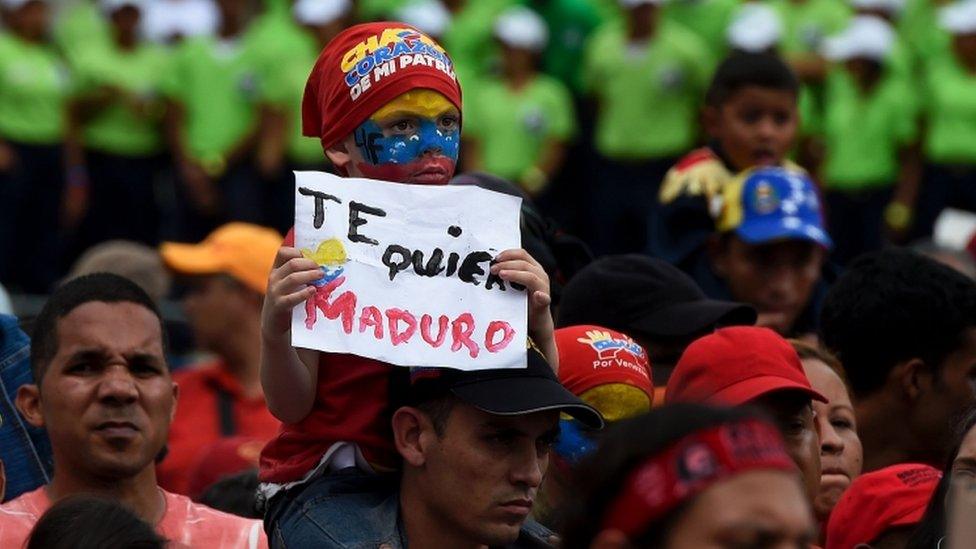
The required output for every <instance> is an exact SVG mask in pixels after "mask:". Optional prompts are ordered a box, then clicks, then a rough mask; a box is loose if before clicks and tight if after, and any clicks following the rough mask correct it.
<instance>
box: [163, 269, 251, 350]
mask: <svg viewBox="0 0 976 549" xmlns="http://www.w3.org/2000/svg"><path fill="white" fill-rule="evenodd" d="M186 284H187V291H186V294H185V295H184V297H183V302H182V304H183V310H184V311H185V312H186V316H187V319H188V320H189V321H190V326H191V327H192V328H193V337H194V338H195V340H196V342H197V344H198V345H200V346H201V347H203V348H205V349H208V350H212V351H216V350H219V349H220V346H221V343H222V342H223V341H225V340H226V339H227V336H228V335H229V333H228V327H229V326H233V325H236V324H238V322H239V320H240V319H241V318H242V317H243V316H246V315H252V316H255V317H256V316H257V315H259V314H260V312H259V309H258V308H257V303H258V301H257V300H256V298H254V297H253V295H252V294H251V292H249V291H247V290H246V289H245V288H243V287H242V286H241V285H239V284H238V283H236V282H235V281H233V280H232V279H230V278H228V277H225V276H221V275H214V276H196V277H189V278H187V280H186Z"/></svg>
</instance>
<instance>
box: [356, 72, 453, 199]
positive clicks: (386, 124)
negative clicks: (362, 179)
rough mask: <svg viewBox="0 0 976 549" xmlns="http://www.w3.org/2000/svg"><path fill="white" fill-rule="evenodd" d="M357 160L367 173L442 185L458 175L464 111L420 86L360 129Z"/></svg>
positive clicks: (384, 107)
mask: <svg viewBox="0 0 976 549" xmlns="http://www.w3.org/2000/svg"><path fill="white" fill-rule="evenodd" d="M354 137H355V139H356V147H357V148H358V149H359V152H360V154H361V155H362V160H361V161H360V162H359V163H358V164H357V167H358V168H359V171H360V172H362V174H363V175H365V176H366V177H370V178H373V179H382V180H384V181H394V182H403V183H416V184H424V185H444V184H447V182H448V181H449V180H450V179H451V177H453V176H454V169H455V166H456V164H457V158H458V153H459V151H460V145H461V114H460V113H459V112H458V110H457V107H455V106H454V105H453V104H452V103H451V102H450V101H448V100H447V98H445V97H444V96H443V95H441V94H440V93H437V92H435V91H432V90H426V89H420V90H413V91H410V92H407V93H405V94H403V95H401V96H399V97H397V98H396V99H394V100H393V101H390V102H389V103H387V104H386V105H384V106H383V107H382V108H381V109H379V110H378V111H376V113H375V114H374V115H373V116H372V117H371V118H370V119H369V120H367V121H365V122H363V123H362V124H360V125H359V127H358V128H356V131H355V134H354Z"/></svg>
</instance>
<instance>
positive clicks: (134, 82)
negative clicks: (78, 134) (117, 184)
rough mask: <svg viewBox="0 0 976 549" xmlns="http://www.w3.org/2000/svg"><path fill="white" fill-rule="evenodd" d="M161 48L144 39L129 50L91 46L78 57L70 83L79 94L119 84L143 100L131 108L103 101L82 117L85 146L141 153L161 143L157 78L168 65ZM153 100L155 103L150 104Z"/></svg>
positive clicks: (125, 153) (156, 148)
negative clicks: (144, 105) (143, 107)
mask: <svg viewBox="0 0 976 549" xmlns="http://www.w3.org/2000/svg"><path fill="white" fill-rule="evenodd" d="M167 61H168V59H167V57H166V52H165V51H164V50H162V49H161V48H159V47H158V46H155V45H149V44H144V45H140V46H139V47H137V48H136V49H135V50H133V51H131V52H126V51H122V50H120V49H118V48H115V47H112V48H107V49H105V50H104V51H102V50H91V51H89V52H88V54H87V55H86V56H85V57H84V58H83V59H82V60H80V61H79V63H78V65H77V68H76V72H75V80H76V85H75V88H76V90H77V93H79V94H81V95H85V94H87V93H91V92H95V91H97V90H98V88H100V87H102V86H112V87H117V88H120V89H122V90H123V91H125V92H127V93H129V94H131V95H132V96H134V97H135V98H137V99H139V100H141V101H144V102H147V107H150V108H149V109H147V110H145V111H143V112H137V111H136V110H135V109H134V108H133V106H132V105H130V104H127V103H126V102H125V101H117V102H115V103H113V104H111V105H106V106H105V107H104V108H103V109H102V110H101V111H100V112H98V113H96V114H95V115H94V116H93V117H92V118H91V119H90V120H88V121H87V122H86V123H85V127H84V135H83V137H84V142H85V145H86V146H87V147H90V148H93V149H96V150H99V151H103V152H107V153H111V154H118V155H122V156H147V155H151V154H155V153H157V152H159V151H160V150H162V148H163V138H162V128H161V125H162V114H163V109H162V108H161V97H160V83H161V81H162V79H163V77H164V75H165V74H166V72H167V70H168V65H167ZM153 102H155V103H156V108H152V107H151V105H152V104H153Z"/></svg>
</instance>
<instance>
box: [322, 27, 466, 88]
mask: <svg viewBox="0 0 976 549" xmlns="http://www.w3.org/2000/svg"><path fill="white" fill-rule="evenodd" d="M417 67H425V68H433V69H436V70H439V71H441V72H443V73H444V74H446V75H448V76H449V77H451V78H452V79H454V80H457V76H455V74H454V64H453V63H452V62H451V59H450V58H449V57H448V56H447V52H445V51H444V48H442V47H441V46H440V45H439V44H438V43H437V42H435V41H434V40H432V39H431V38H430V37H428V36H427V35H425V34H423V33H420V32H418V31H416V30H415V29H410V28H390V29H385V30H384V31H383V33H382V34H381V35H374V36H370V37H369V38H367V39H366V40H363V41H362V42H360V43H358V44H356V45H355V46H354V47H352V48H350V49H349V51H347V52H346V53H345V55H343V56H342V61H341V62H340V65H339V68H340V69H341V70H342V72H343V74H345V75H346V76H345V81H346V86H348V87H349V95H350V97H351V98H352V100H353V101H355V100H357V99H359V97H360V96H361V95H362V94H363V93H366V92H368V91H369V89H370V88H371V87H372V85H373V84H376V83H377V82H379V81H381V80H382V79H383V78H386V77H389V76H390V75H392V74H394V73H397V72H399V71H405V70H412V69H416V68H417Z"/></svg>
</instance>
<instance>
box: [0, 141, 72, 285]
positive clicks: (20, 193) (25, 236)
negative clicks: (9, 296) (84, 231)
mask: <svg viewBox="0 0 976 549" xmlns="http://www.w3.org/2000/svg"><path fill="white" fill-rule="evenodd" d="M7 144H8V145H9V146H10V147H11V148H12V149H13V151H14V154H15V156H16V161H15V163H14V166H13V167H12V168H11V169H10V170H7V171H5V172H0V282H2V283H3V284H4V285H6V286H8V289H20V290H22V291H25V292H29V293H44V292H47V291H48V290H49V289H50V288H51V286H52V285H53V284H54V282H55V280H56V279H57V277H58V275H59V273H60V268H61V262H62V259H61V242H60V238H59V227H60V221H61V194H62V191H63V190H64V179H65V176H64V164H63V147H62V145H61V144H56V145H28V144H24V143H16V142H12V141H8V142H7Z"/></svg>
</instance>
